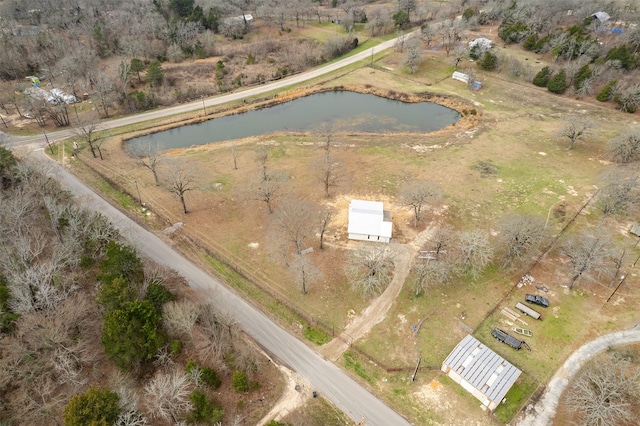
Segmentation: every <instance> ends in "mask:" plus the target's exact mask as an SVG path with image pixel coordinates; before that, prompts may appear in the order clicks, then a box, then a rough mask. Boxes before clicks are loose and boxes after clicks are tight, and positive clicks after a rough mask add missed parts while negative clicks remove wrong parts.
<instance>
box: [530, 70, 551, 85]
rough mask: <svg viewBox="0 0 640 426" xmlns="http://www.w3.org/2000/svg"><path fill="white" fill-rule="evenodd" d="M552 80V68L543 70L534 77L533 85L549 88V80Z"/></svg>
mask: <svg viewBox="0 0 640 426" xmlns="http://www.w3.org/2000/svg"><path fill="white" fill-rule="evenodd" d="M550 78H551V68H549V67H544V68H542V69H541V70H540V71H539V72H538V74H536V76H535V77H533V84H535V85H536V86H538V87H547V84H548V83H549V79H550Z"/></svg>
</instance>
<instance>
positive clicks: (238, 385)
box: [231, 370, 249, 392]
mask: <svg viewBox="0 0 640 426" xmlns="http://www.w3.org/2000/svg"><path fill="white" fill-rule="evenodd" d="M231 386H232V387H233V390H235V391H236V392H247V391H248V390H249V378H248V377H247V373H245V372H244V371H241V370H236V371H234V372H233V379H232V380H231Z"/></svg>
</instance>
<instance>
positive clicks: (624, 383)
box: [567, 352, 640, 426]
mask: <svg viewBox="0 0 640 426" xmlns="http://www.w3.org/2000/svg"><path fill="white" fill-rule="evenodd" d="M639 398H640V367H639V366H638V365H637V364H633V363H632V362H630V361H629V360H627V359H624V358H623V357H621V356H620V355H619V354H617V353H616V352H613V354H610V353H607V354H606V355H604V356H602V357H601V359H598V360H596V361H594V362H591V363H589V364H587V365H586V366H585V367H583V369H582V371H581V372H580V373H579V375H578V377H577V378H576V380H575V382H574V383H573V384H572V386H571V388H570V389H569V390H568V392H567V408H568V409H569V411H570V412H571V413H573V415H574V416H575V417H576V419H577V423H579V424H581V425H584V426H603V425H620V426H622V425H632V424H637V414H636V412H635V410H634V407H637V401H638V399H639Z"/></svg>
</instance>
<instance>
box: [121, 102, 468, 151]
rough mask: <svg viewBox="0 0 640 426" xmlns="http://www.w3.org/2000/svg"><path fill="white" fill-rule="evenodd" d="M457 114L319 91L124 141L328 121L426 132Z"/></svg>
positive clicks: (339, 127)
mask: <svg viewBox="0 0 640 426" xmlns="http://www.w3.org/2000/svg"><path fill="white" fill-rule="evenodd" d="M459 119H460V114H459V113H458V112H457V111H455V110H452V109H450V108H447V107H443V106H441V105H438V104H434V103H432V102H419V103H406V102H400V101H394V100H391V99H387V98H382V97H380V96H376V95H371V94H362V93H356V92H347V91H335V92H323V93H316V94H313V95H309V96H305V97H302V98H298V99H295V100H293V101H290V102H286V103H283V104H280V105H275V106H272V107H269V108H264V109H260V110H254V111H248V112H244V113H241V114H235V115H229V116H226V117H220V118H216V119H213V120H208V121H204V122H202V123H198V124H189V125H185V126H181V127H176V128H175V129H171V130H166V131H164V132H159V133H153V134H149V135H146V136H141V137H139V138H135V139H132V140H130V141H129V144H130V145H131V147H132V148H133V149H134V150H135V149H136V146H141V145H143V144H144V145H146V144H147V143H148V142H152V143H154V144H155V143H158V144H159V146H160V147H161V148H162V149H169V148H184V147H188V146H192V145H203V144H207V143H211V142H221V141H226V140H233V139H240V138H246V137H249V136H260V135H266V134H270V133H274V132H305V131H309V132H314V131H319V129H320V126H322V125H324V124H325V123H327V122H330V123H331V124H332V127H333V131H334V132H365V133H385V132H390V133H398V132H408V133H426V132H432V131H434V130H438V129H442V128H443V127H446V126H448V125H450V124H453V123H455V122H457V121H458V120H459Z"/></svg>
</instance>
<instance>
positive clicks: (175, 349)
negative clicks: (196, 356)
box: [169, 340, 182, 356]
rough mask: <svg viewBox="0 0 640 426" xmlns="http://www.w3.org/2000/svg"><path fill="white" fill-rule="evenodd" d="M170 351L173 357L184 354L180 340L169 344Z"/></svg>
mask: <svg viewBox="0 0 640 426" xmlns="http://www.w3.org/2000/svg"><path fill="white" fill-rule="evenodd" d="M169 351H170V352H171V355H173V356H176V355H179V354H180V352H182V342H181V341H180V340H172V341H171V343H169Z"/></svg>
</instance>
